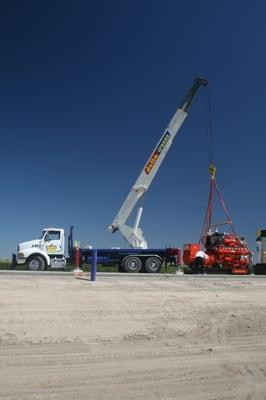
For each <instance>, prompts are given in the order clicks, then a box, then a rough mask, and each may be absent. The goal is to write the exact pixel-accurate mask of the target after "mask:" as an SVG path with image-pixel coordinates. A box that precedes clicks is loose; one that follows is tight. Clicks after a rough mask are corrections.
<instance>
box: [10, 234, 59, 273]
mask: <svg viewBox="0 0 266 400" xmlns="http://www.w3.org/2000/svg"><path fill="white" fill-rule="evenodd" d="M17 264H18V265H26V266H27V267H28V269H30V270H33V271H43V270H45V269H65V267H66V258H65V232H64V229H61V228H45V229H43V231H42V234H41V237H40V239H35V240H30V241H27V242H23V243H20V244H19V245H18V248H17Z"/></svg>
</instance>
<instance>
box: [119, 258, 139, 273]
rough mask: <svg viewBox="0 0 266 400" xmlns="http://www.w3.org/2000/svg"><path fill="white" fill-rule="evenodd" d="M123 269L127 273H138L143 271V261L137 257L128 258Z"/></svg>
mask: <svg viewBox="0 0 266 400" xmlns="http://www.w3.org/2000/svg"><path fill="white" fill-rule="evenodd" d="M123 267H124V270H125V271H126V272H129V273H137V272H139V271H140V270H141V260H140V258H139V257H136V256H127V257H126V258H125V259H124V261H123Z"/></svg>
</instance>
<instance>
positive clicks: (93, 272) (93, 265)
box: [91, 249, 97, 281]
mask: <svg viewBox="0 0 266 400" xmlns="http://www.w3.org/2000/svg"><path fill="white" fill-rule="evenodd" d="M91 253H92V254H91V255H92V261H91V281H96V271H97V249H93V250H92V252H91Z"/></svg>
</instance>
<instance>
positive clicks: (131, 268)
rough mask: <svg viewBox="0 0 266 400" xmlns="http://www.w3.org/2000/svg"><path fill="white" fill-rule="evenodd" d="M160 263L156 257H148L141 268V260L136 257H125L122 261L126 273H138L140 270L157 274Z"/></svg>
mask: <svg viewBox="0 0 266 400" xmlns="http://www.w3.org/2000/svg"><path fill="white" fill-rule="evenodd" d="M161 266H162V261H161V259H160V258H158V257H148V258H146V260H145V264H144V265H143V267H142V260H141V258H139V257H137V256H127V257H126V258H125V259H124V261H123V268H124V271H125V272H128V273H135V274H136V273H138V272H140V271H141V270H143V272H148V273H150V274H151V273H152V274H155V273H158V272H159V271H160V269H161Z"/></svg>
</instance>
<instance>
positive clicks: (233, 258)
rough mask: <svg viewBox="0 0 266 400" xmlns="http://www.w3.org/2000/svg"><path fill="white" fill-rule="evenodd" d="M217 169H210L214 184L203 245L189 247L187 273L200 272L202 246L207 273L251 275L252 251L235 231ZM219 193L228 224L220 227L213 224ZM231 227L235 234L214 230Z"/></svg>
mask: <svg viewBox="0 0 266 400" xmlns="http://www.w3.org/2000/svg"><path fill="white" fill-rule="evenodd" d="M215 172H216V168H215V166H214V165H213V164H211V166H210V173H211V185H210V194H209V201H208V207H207V212H206V216H205V221H204V225H203V229H202V233H201V238H200V242H199V243H192V244H185V245H184V253H183V261H184V263H185V264H186V265H187V266H188V267H187V268H186V270H185V272H187V273H193V272H197V267H196V266H195V257H196V253H197V251H199V250H201V245H203V246H204V248H205V253H206V258H205V260H204V265H205V270H206V271H208V270H209V271H211V270H212V271H227V272H230V273H232V274H242V275H247V274H249V273H250V272H252V263H251V252H250V250H249V248H248V246H247V243H246V242H245V240H244V238H243V237H241V238H239V237H238V236H237V235H236V233H235V231H234V228H233V225H232V220H231V218H230V216H229V214H228V211H227V209H226V207H225V204H224V201H223V199H222V195H221V192H220V191H219V189H218V186H217V183H216V180H215ZM215 191H216V192H217V195H218V198H219V200H220V202H221V205H222V207H223V210H224V212H225V215H226V218H227V221H226V222H224V223H219V224H212V223H211V222H212V205H213V199H214V193H215ZM224 224H227V225H229V226H230V227H231V230H232V233H220V232H218V230H217V229H216V230H215V232H213V230H212V228H213V227H217V226H220V225H224Z"/></svg>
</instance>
